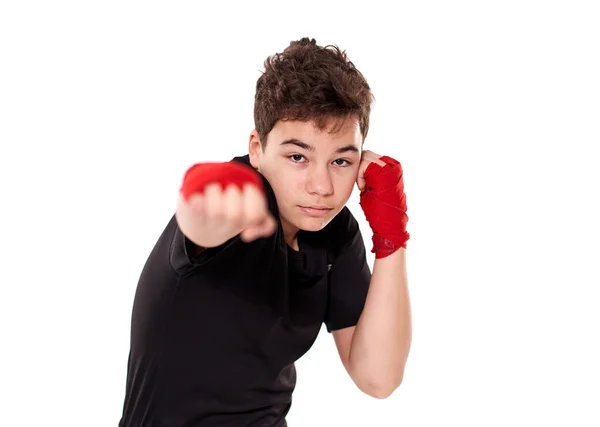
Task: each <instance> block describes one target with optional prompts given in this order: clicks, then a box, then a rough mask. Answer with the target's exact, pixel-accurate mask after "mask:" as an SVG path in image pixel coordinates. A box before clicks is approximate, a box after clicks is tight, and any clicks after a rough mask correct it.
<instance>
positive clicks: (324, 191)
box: [306, 167, 333, 196]
mask: <svg viewBox="0 0 600 427" xmlns="http://www.w3.org/2000/svg"><path fill="white" fill-rule="evenodd" d="M306 190H307V191H308V192H309V193H311V194H317V195H319V196H329V195H331V194H333V180H332V179H331V173H330V171H329V168H328V167H317V168H314V169H312V170H310V171H309V172H308V177H307V180H306Z"/></svg>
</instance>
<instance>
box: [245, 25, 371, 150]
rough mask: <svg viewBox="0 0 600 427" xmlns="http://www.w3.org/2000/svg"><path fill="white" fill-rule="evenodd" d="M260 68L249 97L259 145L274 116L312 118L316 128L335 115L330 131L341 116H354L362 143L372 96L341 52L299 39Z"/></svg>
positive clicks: (336, 129)
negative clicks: (251, 95) (252, 94)
mask: <svg viewBox="0 0 600 427" xmlns="http://www.w3.org/2000/svg"><path fill="white" fill-rule="evenodd" d="M264 67H265V70H264V72H263V73H262V75H261V76H260V77H259V79H258V81H257V83H256V95H255V98H254V124H255V127H256V131H257V132H258V135H259V137H260V140H261V144H262V146H263V149H264V148H265V146H266V143H267V135H268V134H269V132H271V130H272V129H273V127H274V126H275V123H277V121H279V120H301V121H308V120H312V121H314V122H315V125H316V126H317V127H318V129H319V130H321V131H322V130H323V129H324V128H325V127H326V126H327V124H328V123H329V121H330V119H335V120H336V122H337V123H336V124H337V125H336V126H334V127H333V128H332V129H331V130H330V132H337V131H338V130H339V129H341V127H342V126H343V124H344V121H345V119H347V118H350V117H352V118H357V119H358V122H359V125H360V130H361V133H362V137H363V142H364V140H365V138H366V136H367V133H368V130H369V116H370V113H371V104H372V103H373V102H374V100H375V98H374V96H373V94H372V93H371V88H370V87H369V85H368V83H367V81H366V79H365V78H364V76H363V75H362V74H361V73H360V71H358V70H357V69H356V67H355V66H354V64H353V63H352V62H351V61H349V60H348V57H347V55H346V51H341V50H340V49H339V48H338V47H337V46H334V45H327V46H324V47H322V46H318V45H317V42H316V40H315V39H309V38H307V37H304V38H302V39H300V40H297V41H292V42H291V43H290V45H289V46H288V47H287V48H286V49H285V50H284V51H283V52H282V53H276V54H275V55H272V56H269V57H268V58H267V59H266V60H265V62H264Z"/></svg>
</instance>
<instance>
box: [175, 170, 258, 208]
mask: <svg viewBox="0 0 600 427" xmlns="http://www.w3.org/2000/svg"><path fill="white" fill-rule="evenodd" d="M213 183H220V184H221V188H222V189H223V190H225V188H227V186H228V185H230V184H234V185H237V186H238V188H239V189H240V190H243V189H244V185H245V184H248V183H250V184H254V185H255V186H256V187H257V188H258V189H259V190H260V191H262V192H264V188H263V184H262V180H261V178H260V176H259V174H258V173H257V172H256V171H255V170H254V169H252V168H251V167H249V166H246V165H244V164H241V163H237V162H235V161H231V162H223V163H197V164H195V165H193V166H192V167H190V168H189V169H188V170H187V172H186V173H185V176H184V178H183V183H182V185H181V193H182V194H183V197H184V199H185V200H186V201H187V200H189V198H190V196H191V195H192V194H194V193H202V192H203V191H204V187H206V185H207V184H213Z"/></svg>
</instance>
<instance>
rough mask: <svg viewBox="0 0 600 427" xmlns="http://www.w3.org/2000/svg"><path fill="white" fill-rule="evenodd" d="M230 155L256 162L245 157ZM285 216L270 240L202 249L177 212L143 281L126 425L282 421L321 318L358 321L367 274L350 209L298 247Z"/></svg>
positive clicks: (267, 426)
mask: <svg viewBox="0 0 600 427" xmlns="http://www.w3.org/2000/svg"><path fill="white" fill-rule="evenodd" d="M232 161H238V162H242V163H244V164H247V165H249V161H248V156H247V155H246V156H243V157H236V158H234V159H233V160H232ZM249 167H251V166H249ZM262 179H263V183H264V184H265V189H266V192H267V196H268V203H269V209H270V210H271V212H272V213H273V215H274V216H275V218H279V217H278V215H277V203H276V200H275V196H274V193H273V190H272V188H271V187H270V185H269V184H268V182H267V181H266V179H264V177H263V178H262ZM278 223H279V226H278V228H277V231H276V232H275V233H274V234H273V235H272V236H270V237H268V238H261V239H258V240H255V241H253V242H249V243H246V242H243V241H242V240H241V239H240V238H239V235H238V236H235V237H234V238H232V239H230V240H229V241H228V242H226V243H224V244H223V245H221V246H219V247H217V248H210V249H207V250H205V251H203V252H201V253H200V254H199V255H197V256H194V255H192V254H194V251H193V248H194V246H193V243H191V242H190V241H189V240H188V239H187V238H186V237H185V236H184V235H183V233H182V232H181V230H180V229H179V227H178V226H177V222H176V220H175V216H173V217H172V218H171V220H170V222H169V223H168V225H167V227H166V228H165V230H164V231H163V233H162V235H161V236H160V238H159V239H158V242H157V243H156V245H155V247H154V249H153V250H152V252H151V254H150V256H149V258H148V260H147V262H146V264H145V266H144V268H143V271H142V273H141V277H140V280H139V283H138V286H137V290H136V294H135V300H134V304H133V313H132V323H131V348H130V352H129V359H128V369H127V382H126V394H125V399H124V407H123V415H122V418H121V420H120V422H119V426H121V427H183V426H185V427H209V426H214V427H217V426H219V427H220V426H235V427H246V426H257V427H258V426H260V427H282V426H285V425H286V424H285V416H286V415H287V413H288V411H289V409H290V406H291V400H292V391H293V390H294V387H295V384H296V371H295V367H294V362H295V361H297V360H298V359H299V358H300V357H301V356H302V355H303V354H305V353H306V351H308V349H309V348H310V347H311V346H312V345H313V343H314V341H315V339H316V337H317V335H318V333H319V331H320V329H321V326H322V324H323V323H325V325H326V327H327V330H328V331H329V332H331V331H333V330H337V329H342V328H345V327H348V326H354V325H356V323H357V321H358V318H359V316H360V314H361V312H362V309H363V307H364V303H365V299H366V295H367V290H368V287H369V282H370V279H371V271H370V269H369V266H368V264H367V260H366V252H365V246H364V242H363V239H362V236H361V233H360V230H359V227H358V223H357V221H356V219H355V218H354V217H353V215H352V214H351V213H350V211H349V210H348V208H347V207H344V208H343V209H342V211H340V213H339V214H338V215H336V217H335V218H334V219H333V220H332V221H331V222H330V223H329V224H328V225H327V226H326V227H325V228H323V229H322V230H320V231H318V232H306V231H300V232H299V233H298V245H299V248H300V250H299V251H295V250H293V249H292V248H290V247H289V246H288V245H287V243H286V242H285V239H284V235H283V230H282V228H281V222H280V221H278Z"/></svg>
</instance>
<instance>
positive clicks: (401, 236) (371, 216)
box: [360, 156, 410, 258]
mask: <svg viewBox="0 0 600 427" xmlns="http://www.w3.org/2000/svg"><path fill="white" fill-rule="evenodd" d="M379 160H381V161H382V162H385V163H386V165H385V166H380V165H378V164H377V163H375V162H372V163H371V164H369V166H367V169H366V170H365V174H364V178H365V182H366V186H365V188H364V189H363V191H362V192H361V194H360V205H361V207H362V209H363V212H364V213H365V217H366V219H367V221H368V222H369V225H370V226H371V229H372V230H373V249H372V250H371V252H373V253H375V258H384V257H386V256H388V255H390V254H392V253H394V252H395V251H396V250H397V249H398V248H400V247H403V248H406V242H407V241H408V239H409V238H410V234H409V233H407V231H406V223H407V221H408V216H407V215H406V195H405V194H404V181H403V179H402V175H403V173H402V166H401V165H400V163H399V162H398V161H397V160H394V159H392V158H391V157H387V156H383V157H381V158H380V159H379Z"/></svg>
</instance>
